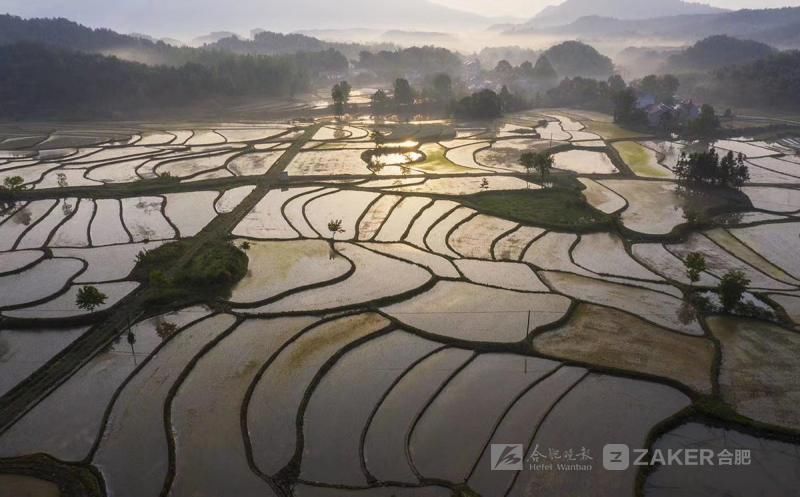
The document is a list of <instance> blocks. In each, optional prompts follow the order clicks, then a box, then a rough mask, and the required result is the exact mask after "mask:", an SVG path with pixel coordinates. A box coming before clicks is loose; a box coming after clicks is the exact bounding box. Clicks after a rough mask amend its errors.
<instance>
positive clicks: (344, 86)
mask: <svg viewBox="0 0 800 497" xmlns="http://www.w3.org/2000/svg"><path fill="white" fill-rule="evenodd" d="M351 91H352V87H351V86H350V83H348V82H347V81H342V82H340V83H336V84H335V85H334V86H333V88H332V89H331V98H332V99H333V108H334V112H336V115H337V116H341V115H342V114H344V113H345V111H346V110H347V102H348V101H349V100H350V92H351Z"/></svg>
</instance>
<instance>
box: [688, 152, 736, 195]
mask: <svg viewBox="0 0 800 497" xmlns="http://www.w3.org/2000/svg"><path fill="white" fill-rule="evenodd" d="M675 176H677V177H678V179H680V180H682V181H686V182H688V183H694V184H701V183H702V184H710V185H718V186H725V187H730V188H740V187H741V186H742V185H744V184H745V183H746V182H747V181H748V180H749V179H750V171H749V170H748V167H747V163H746V162H745V160H744V155H742V154H738V155H734V153H733V152H728V153H727V154H726V155H725V156H723V157H722V158H720V156H719V154H718V153H717V151H716V149H715V148H713V147H712V148H711V149H709V150H707V151H705V152H695V153H692V154H690V155H687V154H686V152H684V153H683V154H681V158H680V159H679V160H678V164H677V165H676V166H675Z"/></svg>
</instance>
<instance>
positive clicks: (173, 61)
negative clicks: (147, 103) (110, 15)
mask: <svg viewBox="0 0 800 497" xmlns="http://www.w3.org/2000/svg"><path fill="white" fill-rule="evenodd" d="M20 42H23V43H37V44H41V45H47V46H51V47H56V48H62V49H67V50H78V51H81V52H91V53H105V54H113V53H117V54H125V55H126V58H128V57H129V58H131V59H134V60H138V61H140V62H148V63H152V64H168V65H180V64H184V63H186V62H188V61H189V59H191V58H192V56H193V54H192V50H191V49H180V48H177V47H173V46H171V45H167V44H166V43H163V42H156V41H151V40H148V39H145V38H143V37H136V36H128V35H123V34H120V33H117V32H115V31H112V30H110V29H92V28H89V27H86V26H83V25H81V24H78V23H76V22H73V21H70V20H68V19H23V18H21V17H16V16H11V15H0V45H10V44H14V43H20Z"/></svg>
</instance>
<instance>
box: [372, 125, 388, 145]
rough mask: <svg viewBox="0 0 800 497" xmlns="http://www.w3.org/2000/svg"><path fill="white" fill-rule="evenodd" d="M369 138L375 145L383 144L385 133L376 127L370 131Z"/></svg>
mask: <svg viewBox="0 0 800 497" xmlns="http://www.w3.org/2000/svg"><path fill="white" fill-rule="evenodd" d="M370 138H372V141H374V142H375V144H376V145H383V144H384V143H386V135H384V134H383V133H382V132H381V131H379V130H377V129H376V130H375V131H373V132H372V133H370Z"/></svg>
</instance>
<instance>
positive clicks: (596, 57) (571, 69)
mask: <svg viewBox="0 0 800 497" xmlns="http://www.w3.org/2000/svg"><path fill="white" fill-rule="evenodd" d="M542 56H544V57H545V58H547V59H548V60H549V61H550V62H551V63H552V64H553V67H554V68H555V70H556V72H557V73H558V74H559V75H561V76H562V77H565V78H574V77H583V78H595V79H606V78H608V77H610V76H611V75H612V74H614V63H613V62H612V61H611V59H609V58H608V57H606V56H605V55H602V54H601V53H600V52H598V51H597V50H595V48H594V47H592V46H591V45H587V44H585V43H581V42H579V41H565V42H563V43H559V44H558V45H555V46H553V47H550V48H548V49H547V50H545V51H544V53H543V54H542Z"/></svg>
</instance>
